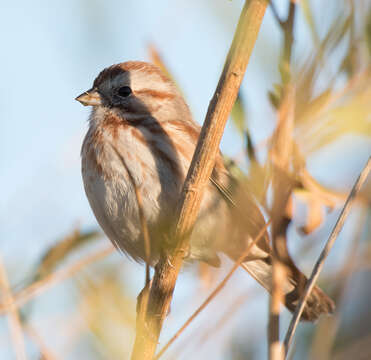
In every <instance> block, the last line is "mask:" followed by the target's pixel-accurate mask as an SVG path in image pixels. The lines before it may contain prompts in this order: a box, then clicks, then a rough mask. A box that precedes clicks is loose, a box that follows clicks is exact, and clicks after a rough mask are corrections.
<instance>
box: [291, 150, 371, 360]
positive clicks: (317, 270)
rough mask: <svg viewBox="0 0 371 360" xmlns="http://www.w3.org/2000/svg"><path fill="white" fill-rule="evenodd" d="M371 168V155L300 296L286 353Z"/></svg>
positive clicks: (292, 320)
mask: <svg viewBox="0 0 371 360" xmlns="http://www.w3.org/2000/svg"><path fill="white" fill-rule="evenodd" d="M370 170H371V157H369V159H368V161H367V164H366V165H365V167H364V168H363V170H362V171H361V173H360V175H359V177H358V179H357V181H356V182H355V184H354V186H353V188H352V191H351V192H350V194H349V196H348V198H347V201H346V202H345V205H344V207H343V209H342V211H341V213H340V216H339V218H338V220H337V222H336V224H335V227H334V229H333V230H332V233H331V235H330V237H329V239H328V240H327V243H326V245H325V247H324V248H323V250H322V252H321V254H320V256H319V258H318V260H317V262H316V264H315V266H314V268H313V271H312V274H311V276H310V278H309V280H308V282H307V284H306V287H305V290H304V292H303V294H302V295H301V298H300V301H299V303H298V306H297V307H296V310H295V313H294V316H293V318H292V319H291V322H290V326H289V328H288V330H287V333H286V337H285V342H284V344H285V351H286V355H287V353H288V351H289V348H290V344H291V341H292V338H293V336H294V334H295V331H296V328H297V326H298V323H299V319H300V316H301V314H302V313H303V310H304V307H305V304H306V301H307V299H308V297H309V294H310V292H311V291H312V289H313V287H314V285H315V283H316V281H317V279H318V277H319V274H320V272H321V270H322V268H323V266H324V262H325V260H326V258H327V256H328V255H329V253H330V251H331V249H332V247H333V245H334V243H335V240H336V239H337V237H338V235H339V233H340V231H341V229H342V228H343V225H344V222H345V220H346V218H347V216H348V214H349V211H350V208H351V206H352V204H353V201H354V199H355V197H356V196H357V194H358V192H359V190H360V188H361V187H362V185H363V183H364V182H365V181H366V179H367V176H368V174H369V172H370Z"/></svg>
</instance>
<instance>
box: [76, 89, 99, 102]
mask: <svg viewBox="0 0 371 360" xmlns="http://www.w3.org/2000/svg"><path fill="white" fill-rule="evenodd" d="M75 100H77V101H79V102H81V104H83V105H84V106H89V105H90V106H99V105H101V104H102V99H101V97H100V95H99V93H98V91H97V90H96V89H91V90H88V91H85V92H83V93H82V94H81V95H79V96H78V97H77V98H76V99H75Z"/></svg>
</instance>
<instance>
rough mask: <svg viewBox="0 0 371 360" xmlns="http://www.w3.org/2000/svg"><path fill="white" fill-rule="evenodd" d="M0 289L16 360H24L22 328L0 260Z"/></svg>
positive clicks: (24, 350)
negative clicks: (4, 302) (6, 311)
mask: <svg viewBox="0 0 371 360" xmlns="http://www.w3.org/2000/svg"><path fill="white" fill-rule="evenodd" d="M0 289H1V290H2V291H3V293H4V295H5V296H4V298H5V301H6V302H7V303H8V304H9V314H8V319H9V328H10V333H11V337H12V342H13V348H14V352H15V354H16V358H17V360H26V359H27V356H26V347H25V343H24V336H23V327H22V323H21V320H20V317H19V313H18V309H17V305H16V303H15V301H14V298H13V294H12V291H11V290H10V286H9V282H8V277H7V274H6V270H5V266H4V264H3V261H2V259H1V258H0Z"/></svg>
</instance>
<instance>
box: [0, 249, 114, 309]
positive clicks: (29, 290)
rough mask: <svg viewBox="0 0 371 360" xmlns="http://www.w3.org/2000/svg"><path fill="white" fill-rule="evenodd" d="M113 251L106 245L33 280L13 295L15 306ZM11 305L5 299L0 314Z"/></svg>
mask: <svg viewBox="0 0 371 360" xmlns="http://www.w3.org/2000/svg"><path fill="white" fill-rule="evenodd" d="M113 251H114V247H113V246H111V245H110V246H107V247H105V248H103V249H100V250H98V251H96V252H94V253H93V254H90V255H88V256H86V257H85V258H83V259H81V260H79V261H77V262H76V263H75V264H73V265H71V266H69V267H67V268H66V269H62V270H58V271H56V272H54V273H51V274H50V275H48V276H46V277H45V278H43V279H41V280H39V281H36V282H34V283H33V284H31V285H30V286H28V287H26V288H25V289H24V290H21V291H19V292H18V293H17V294H16V296H15V303H16V305H17V306H23V305H24V304H26V303H27V302H28V301H30V300H32V299H33V298H35V297H37V296H39V295H40V294H41V293H42V292H44V291H46V290H47V289H49V288H51V287H52V286H53V285H56V284H58V283H60V282H61V281H63V280H65V279H67V278H69V277H71V276H73V275H75V274H76V273H77V272H79V271H80V270H81V269H82V268H83V267H85V266H86V265H89V264H91V263H94V262H96V261H98V260H100V259H102V258H104V257H106V256H108V255H109V254H111V253H112V252H113ZM10 307H11V302H9V301H7V302H4V303H3V304H2V306H0V314H1V313H4V312H6V311H9V309H10Z"/></svg>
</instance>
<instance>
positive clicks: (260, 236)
mask: <svg viewBox="0 0 371 360" xmlns="http://www.w3.org/2000/svg"><path fill="white" fill-rule="evenodd" d="M269 225H270V221H269V222H268V223H267V224H266V225H265V226H264V227H263V228H262V229H261V230H260V232H259V234H258V236H257V237H256V238H255V239H254V241H252V242H251V243H250V244H249V246H248V247H247V249H246V251H244V252H243V253H242V255H241V256H240V257H239V258H238V260H237V261H236V262H235V263H234V265H233V266H232V268H231V270H229V272H228V274H227V275H226V276H225V277H224V279H223V280H222V281H221V282H220V283H219V285H218V286H217V287H216V288H215V289H214V290H213V291H212V293H211V294H210V295H209V296H208V297H207V299H206V300H205V301H204V302H203V303H202V304H201V305H200V306H199V307H198V309H197V310H196V311H195V312H194V313H193V314H192V315H191V316H190V317H189V318H188V320H187V321H186V322H185V323H184V325H183V326H182V327H181V328H180V329H179V330H178V331H177V332H176V333H175V334H174V335H173V336H172V338H171V339H170V340H169V341H168V342H167V344H166V345H165V346H164V347H163V348H162V349H161V350H160V352H159V353H158V354H157V355H156V357H155V358H154V360H157V359H159V358H160V357H161V356H162V355H163V354H164V353H165V351H166V350H167V349H168V348H169V347H170V345H171V344H172V343H173V342H174V341H175V340H176V339H177V338H178V337H179V336H180V334H181V333H182V332H183V331H184V330H185V329H186V328H187V327H188V325H190V323H191V322H192V321H193V320H194V319H195V318H196V317H197V315H198V314H199V313H200V312H201V311H202V310H203V309H205V307H206V306H207V305H208V304H209V303H210V302H211V301H212V300H213V299H214V298H215V296H216V295H217V294H218V293H219V292H220V291H221V290H222V289H223V287H224V286H225V285H226V283H227V282H228V280H229V279H230V278H231V276H232V275H233V274H234V272H235V271H236V270H237V269H238V267H239V266H240V265H241V263H242V262H243V261H244V259H246V257H247V256H248V255H249V253H250V251H251V249H252V248H253V246H254V245H255V244H256V243H257V242H258V241H259V240H260V239H261V238H262V237H263V236H264V234H265V232H266V231H267V228H268V226H269Z"/></svg>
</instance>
